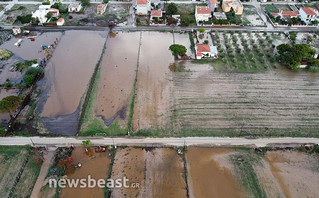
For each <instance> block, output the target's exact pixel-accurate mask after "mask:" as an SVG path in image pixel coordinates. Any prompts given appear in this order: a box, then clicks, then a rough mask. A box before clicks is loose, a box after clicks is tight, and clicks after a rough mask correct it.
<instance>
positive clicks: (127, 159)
mask: <svg viewBox="0 0 319 198" xmlns="http://www.w3.org/2000/svg"><path fill="white" fill-rule="evenodd" d="M144 174H145V151H144V150H143V149H140V148H125V149H118V150H117V152H116V155H115V160H114V164H113V169H112V179H118V178H121V179H122V178H123V177H126V178H127V179H129V183H138V184H139V186H140V187H139V188H115V189H113V191H112V194H111V197H114V198H118V197H143V186H144Z"/></svg>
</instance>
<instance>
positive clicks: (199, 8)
mask: <svg viewBox="0 0 319 198" xmlns="http://www.w3.org/2000/svg"><path fill="white" fill-rule="evenodd" d="M196 10H197V14H211V12H212V11H211V10H210V8H209V7H207V6H196Z"/></svg>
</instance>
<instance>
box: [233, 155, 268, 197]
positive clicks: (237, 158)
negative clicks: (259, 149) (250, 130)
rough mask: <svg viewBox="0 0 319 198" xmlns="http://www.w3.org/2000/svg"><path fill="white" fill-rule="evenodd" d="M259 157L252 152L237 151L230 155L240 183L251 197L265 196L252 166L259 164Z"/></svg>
mask: <svg viewBox="0 0 319 198" xmlns="http://www.w3.org/2000/svg"><path fill="white" fill-rule="evenodd" d="M259 158H260V157H259V156H256V155H253V154H252V153H243V152H242V153H238V154H233V155H231V156H230V160H231V161H232V163H233V164H234V167H235V173H236V176H237V177H238V180H239V181H241V183H242V185H243V186H244V187H245V188H246V189H247V190H248V192H250V193H251V194H252V197H259V198H266V197H267V196H266V192H265V190H264V189H263V186H262V185H261V184H260V182H259V180H258V177H257V175H256V173H255V171H254V168H253V166H255V165H261V162H260V159H259Z"/></svg>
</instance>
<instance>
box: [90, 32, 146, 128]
mask: <svg viewBox="0 0 319 198" xmlns="http://www.w3.org/2000/svg"><path fill="white" fill-rule="evenodd" d="M140 34H141V33H140V32H133V33H119V34H117V35H116V36H115V37H113V38H112V37H110V38H109V39H108V41H107V49H106V52H105V54H104V57H103V62H102V63H101V73H100V81H99V85H98V93H97V98H96V102H95V108H94V109H95V113H96V116H98V117H101V118H102V119H103V120H104V123H105V124H106V125H107V126H109V125H110V124H111V123H112V122H113V121H114V120H116V119H117V118H119V119H118V120H120V121H121V126H122V127H123V128H125V127H126V125H127V119H126V118H127V114H128V105H129V101H130V99H131V95H132V88H133V84H134V80H135V71H136V69H137V68H136V67H137V59H138V48H139V43H140Z"/></svg>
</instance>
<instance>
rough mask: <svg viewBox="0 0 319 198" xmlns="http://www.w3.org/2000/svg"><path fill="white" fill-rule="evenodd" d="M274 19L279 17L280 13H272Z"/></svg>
mask: <svg viewBox="0 0 319 198" xmlns="http://www.w3.org/2000/svg"><path fill="white" fill-rule="evenodd" d="M271 15H273V16H274V17H276V16H279V13H271Z"/></svg>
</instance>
